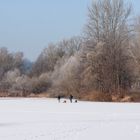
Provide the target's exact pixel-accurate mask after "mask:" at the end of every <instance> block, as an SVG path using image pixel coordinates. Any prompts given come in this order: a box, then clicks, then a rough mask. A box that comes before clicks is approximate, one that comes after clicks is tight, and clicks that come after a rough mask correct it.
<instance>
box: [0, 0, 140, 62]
mask: <svg viewBox="0 0 140 140" xmlns="http://www.w3.org/2000/svg"><path fill="white" fill-rule="evenodd" d="M91 1H92V0H0V47H7V48H8V49H9V51H12V52H16V51H22V52H24V54H25V57H27V58H28V59H30V60H32V61H34V60H35V59H36V58H37V56H38V55H39V54H40V52H41V51H42V50H43V48H45V47H47V44H48V43H50V42H57V41H59V40H61V39H63V38H70V37H72V36H76V35H79V34H80V33H82V30H83V27H84V24H85V23H86V19H87V7H88V5H90V3H91ZM129 1H131V0H129ZM132 3H133V6H134V10H133V11H135V13H136V14H140V0H132Z"/></svg>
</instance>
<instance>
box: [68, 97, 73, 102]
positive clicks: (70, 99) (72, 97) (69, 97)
mask: <svg viewBox="0 0 140 140" xmlns="http://www.w3.org/2000/svg"><path fill="white" fill-rule="evenodd" d="M69 99H70V102H71V103H72V99H73V96H72V95H70V97H69Z"/></svg>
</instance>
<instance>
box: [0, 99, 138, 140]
mask: <svg viewBox="0 0 140 140" xmlns="http://www.w3.org/2000/svg"><path fill="white" fill-rule="evenodd" d="M0 140H140V104H138V103H136V104H132V103H124V104H122V103H119V104H117V103H91V102H78V103H69V101H68V102H67V103H58V102H57V100H56V99H25V98H21V99H19V98H17V99H14V98H1V99H0Z"/></svg>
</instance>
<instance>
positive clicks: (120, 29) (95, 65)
mask: <svg viewBox="0 0 140 140" xmlns="http://www.w3.org/2000/svg"><path fill="white" fill-rule="evenodd" d="M130 13H131V5H126V4H125V3H124V0H98V1H94V2H93V3H92V5H91V7H89V14H88V17H89V20H88V23H87V25H86V30H85V31H86V36H87V38H88V40H93V42H94V43H93V44H91V43H90V45H89V44H88V45H87V44H86V45H85V46H86V48H88V50H89V51H88V52H87V61H88V60H90V62H89V61H88V62H89V63H88V66H90V67H91V68H92V71H93V72H92V73H93V76H94V78H95V81H96V82H95V83H96V87H97V88H98V90H101V91H102V92H109V93H112V92H117V93H120V92H121V89H127V88H128V87H130V86H131V82H132V71H131V68H130V67H129V63H130V62H131V61H132V58H131V55H130V52H129V51H128V46H129V39H130V35H131V34H130V32H131V28H130V27H129V26H128V19H129V16H130ZM87 42H89V41H87ZM99 44H102V45H99ZM89 48H90V49H89ZM89 56H90V57H89Z"/></svg>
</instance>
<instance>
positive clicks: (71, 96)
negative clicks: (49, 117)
mask: <svg viewBox="0 0 140 140" xmlns="http://www.w3.org/2000/svg"><path fill="white" fill-rule="evenodd" d="M61 98H62V97H61V96H60V95H58V97H57V99H58V102H59V103H60V100H61ZM69 100H70V102H71V103H72V101H73V95H71V94H70V96H69ZM63 103H66V100H64V101H63ZM75 103H77V100H75Z"/></svg>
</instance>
